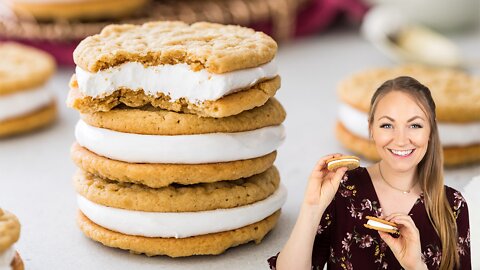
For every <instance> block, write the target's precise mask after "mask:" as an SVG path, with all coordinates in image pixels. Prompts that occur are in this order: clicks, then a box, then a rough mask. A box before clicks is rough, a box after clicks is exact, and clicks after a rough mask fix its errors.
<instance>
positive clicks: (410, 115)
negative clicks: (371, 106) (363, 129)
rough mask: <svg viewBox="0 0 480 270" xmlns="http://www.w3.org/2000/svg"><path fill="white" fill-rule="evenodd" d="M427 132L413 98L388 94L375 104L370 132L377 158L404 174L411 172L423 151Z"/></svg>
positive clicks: (399, 92) (423, 116) (427, 123)
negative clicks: (377, 154)
mask: <svg viewBox="0 0 480 270" xmlns="http://www.w3.org/2000/svg"><path fill="white" fill-rule="evenodd" d="M430 130H431V128H430V124H429V122H428V118H427V115H426V114H425V112H424V111H423V110H422V108H421V107H420V106H419V104H417V103H416V102H415V100H414V99H413V97H412V96H410V95H408V94H406V93H404V92H401V91H392V92H390V93H388V94H386V95H385V96H384V97H383V98H382V99H381V100H379V101H378V103H377V109H376V111H375V115H374V118H373V124H372V125H371V131H370V132H371V134H372V138H373V140H374V141H375V146H376V148H377V151H378V153H379V155H380V157H381V159H382V160H383V161H385V162H386V163H387V164H388V165H389V166H390V168H392V169H394V170H396V171H401V172H404V171H408V170H411V169H415V168H416V166H417V165H418V163H420V161H421V160H422V158H423V156H424V155H425V153H426V152H427V147H428V140H429V136H430Z"/></svg>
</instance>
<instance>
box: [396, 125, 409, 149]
mask: <svg viewBox="0 0 480 270" xmlns="http://www.w3.org/2000/svg"><path fill="white" fill-rule="evenodd" d="M409 141H410V140H409V136H408V130H407V129H405V128H397V129H396V130H395V143H396V144H397V145H399V146H403V145H407V144H408V143H409Z"/></svg>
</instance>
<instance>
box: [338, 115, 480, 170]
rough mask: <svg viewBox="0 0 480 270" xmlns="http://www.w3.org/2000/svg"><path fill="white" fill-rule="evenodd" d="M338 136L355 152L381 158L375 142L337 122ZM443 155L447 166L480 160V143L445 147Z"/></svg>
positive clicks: (344, 144)
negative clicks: (361, 136)
mask: <svg viewBox="0 0 480 270" xmlns="http://www.w3.org/2000/svg"><path fill="white" fill-rule="evenodd" d="M336 136H337V139H338V140H339V141H340V142H341V143H342V144H343V146H344V147H345V148H347V149H349V150H351V151H352V152H354V153H355V154H358V155H361V156H363V157H365V158H368V159H371V160H375V161H376V160H379V159H380V156H379V155H378V153H377V149H376V148H375V144H374V143H372V142H370V141H369V140H366V139H363V138H360V137H358V136H356V135H355V134H353V133H351V132H349V131H348V130H347V129H346V128H345V126H343V125H342V124H341V123H337V126H336ZM443 155H444V164H445V165H446V166H460V165H466V164H470V163H475V162H480V144H476V145H470V146H464V147H460V146H458V147H455V146H454V147H444V148H443Z"/></svg>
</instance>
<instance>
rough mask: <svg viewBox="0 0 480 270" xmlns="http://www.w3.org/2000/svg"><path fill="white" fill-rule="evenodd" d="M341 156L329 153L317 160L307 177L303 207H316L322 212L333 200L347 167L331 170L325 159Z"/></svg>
mask: <svg viewBox="0 0 480 270" xmlns="http://www.w3.org/2000/svg"><path fill="white" fill-rule="evenodd" d="M341 156H342V155H341V154H331V155H328V156H324V157H322V158H321V159H320V160H319V161H318V162H317V164H316V165H315V168H314V169H313V171H312V173H311V174H310V177H309V179H308V184H307V190H306V192H305V198H304V206H305V207H312V208H318V209H320V210H321V212H322V213H323V211H324V210H325V209H326V208H327V206H328V205H329V204H330V202H331V201H332V200H333V198H334V197H335V194H336V193H337V190H338V186H339V185H340V181H341V179H342V177H343V175H344V174H345V172H346V171H347V168H345V167H343V168H339V169H337V170H336V171H335V172H331V171H329V170H328V169H327V160H329V159H331V158H336V157H341Z"/></svg>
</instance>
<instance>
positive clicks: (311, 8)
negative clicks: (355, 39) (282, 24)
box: [252, 0, 368, 37]
mask: <svg viewBox="0 0 480 270" xmlns="http://www.w3.org/2000/svg"><path fill="white" fill-rule="evenodd" d="M367 10H368V6H367V5H366V4H365V3H364V2H363V1H361V0H310V1H309V2H307V3H306V4H305V5H304V6H303V7H301V8H300V9H299V11H298V15H297V19H296V23H295V32H294V36H295V37H300V36H306V35H310V34H313V33H318V32H320V31H323V30H325V29H327V28H328V27H330V26H331V25H332V24H333V23H334V22H335V20H336V19H337V18H338V17H339V16H340V15H344V16H345V17H346V19H347V20H349V21H352V22H355V23H358V24H360V22H361V21H362V19H363V16H364V15H365V13H366V12H367ZM252 27H253V28H255V29H257V30H260V31H263V32H265V33H268V34H272V24H271V23H267V22H265V23H257V24H254V25H252Z"/></svg>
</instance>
